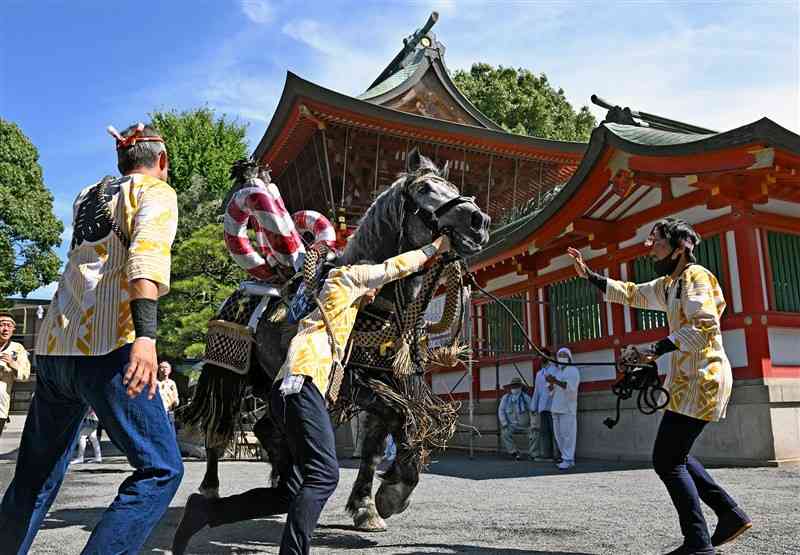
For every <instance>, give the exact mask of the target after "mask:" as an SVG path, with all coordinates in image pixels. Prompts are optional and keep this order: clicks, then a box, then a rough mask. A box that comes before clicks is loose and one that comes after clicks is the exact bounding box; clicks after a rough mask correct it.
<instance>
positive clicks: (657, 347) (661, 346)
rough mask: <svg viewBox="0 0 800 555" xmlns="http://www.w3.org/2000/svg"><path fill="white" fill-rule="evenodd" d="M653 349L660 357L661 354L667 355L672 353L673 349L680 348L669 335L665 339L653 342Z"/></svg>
mask: <svg viewBox="0 0 800 555" xmlns="http://www.w3.org/2000/svg"><path fill="white" fill-rule="evenodd" d="M652 349H653V353H655V355H656V357H660V356H661V355H665V354H667V353H671V352H672V351H677V350H678V348H677V347H676V346H675V343H673V342H672V341H671V340H670V338H669V337H665V338H664V339H662V340H660V341H658V342H657V343H653V345H652Z"/></svg>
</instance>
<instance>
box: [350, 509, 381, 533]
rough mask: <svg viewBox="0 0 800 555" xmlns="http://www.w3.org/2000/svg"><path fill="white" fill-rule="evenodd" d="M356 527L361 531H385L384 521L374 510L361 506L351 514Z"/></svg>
mask: <svg viewBox="0 0 800 555" xmlns="http://www.w3.org/2000/svg"><path fill="white" fill-rule="evenodd" d="M353 523H354V524H355V527H356V529H358V530H360V531H362V532H385V531H386V522H385V521H384V520H383V519H382V518H381V517H380V516H379V515H377V514H375V511H374V510H370V509H367V508H361V509H358V510H357V511H356V514H355V515H353Z"/></svg>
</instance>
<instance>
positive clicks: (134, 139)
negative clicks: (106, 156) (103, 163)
mask: <svg viewBox="0 0 800 555" xmlns="http://www.w3.org/2000/svg"><path fill="white" fill-rule="evenodd" d="M106 131H108V134H109V135H111V136H112V137H114V138H115V139H116V140H117V150H122V149H124V148H130V147H132V146H134V145H135V144H136V143H163V142H164V139H162V138H161V137H143V136H142V131H144V124H143V123H142V122H139V123H137V124H136V128H135V129H134V130H133V133H131V134H130V136H128V137H123V136H122V135H121V134H120V132H119V131H117V130H116V129H115V128H114V126H113V125H109V126H108V127H107V128H106Z"/></svg>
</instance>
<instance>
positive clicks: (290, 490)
mask: <svg viewBox="0 0 800 555" xmlns="http://www.w3.org/2000/svg"><path fill="white" fill-rule="evenodd" d="M279 388H280V382H275V384H273V386H272V391H271V393H270V411H271V414H272V418H273V420H274V422H275V423H276V424H277V426H278V429H279V430H280V431H281V432H282V434H283V436H284V437H283V441H284V445H283V446H282V447H284V448H287V449H288V451H289V456H288V457H285V458H284V460H282V461H281V466H280V468H279V469H278V471H279V476H280V477H279V482H278V486H277V487H275V488H255V489H251V490H249V491H246V492H244V493H240V494H239V495H231V496H229V497H223V498H220V499H214V500H212V501H211V503H210V506H209V509H210V510H209V512H210V514H209V517H210V518H209V520H210V522H209V524H210V525H211V526H220V525H222V524H229V523H232V522H240V521H243V520H251V519H254V518H264V517H266V516H272V515H280V514H286V515H287V516H286V527H285V528H284V529H283V537H282V538H281V547H280V551H279V554H280V555H307V554H308V553H309V551H310V549H311V534H312V533H313V532H314V528H316V526H317V522H318V521H319V515H320V513H321V512H322V508H323V507H324V506H325V503H326V502H327V501H328V498H329V497H330V496H331V495H332V494H333V492H334V490H335V489H336V485H337V484H338V483H339V460H338V459H337V458H336V439H335V437H334V433H333V426H332V425H331V418H330V416H329V415H328V410H327V409H326V408H325V399H323V398H322V394H321V393H320V392H319V389H317V387H316V386H315V385H314V384H313V382H312V381H311V379H310V378H306V380H305V383H304V384H303V388H302V389H301V390H300V392H299V393H295V394H292V395H287V396H286V397H284V396H283V395H281V393H280V389H279Z"/></svg>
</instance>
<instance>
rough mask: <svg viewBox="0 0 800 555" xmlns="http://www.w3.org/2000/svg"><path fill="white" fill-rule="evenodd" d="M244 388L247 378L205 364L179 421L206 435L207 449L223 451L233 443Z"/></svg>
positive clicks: (213, 365)
mask: <svg viewBox="0 0 800 555" xmlns="http://www.w3.org/2000/svg"><path fill="white" fill-rule="evenodd" d="M247 385H248V377H247V375H240V374H237V373H236V372H231V371H230V370H226V369H224V368H221V367H220V366H216V365H215V364H211V363H208V362H207V363H205V364H204V365H203V370H202V371H201V373H200V379H199V380H198V381H197V386H196V389H195V392H194V396H193V397H192V400H191V402H190V403H189V405H188V406H187V407H186V408H185V409H184V410H183V412H182V414H181V420H182V421H183V422H184V423H185V424H187V425H189V426H200V428H201V429H202V430H204V431H205V436H206V437H205V440H206V447H216V448H223V449H224V448H225V447H227V446H228V444H229V443H230V442H231V441H232V440H233V435H234V431H235V428H236V422H237V420H238V418H239V413H240V412H241V403H242V399H243V398H244V396H245V389H246V388H247Z"/></svg>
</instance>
